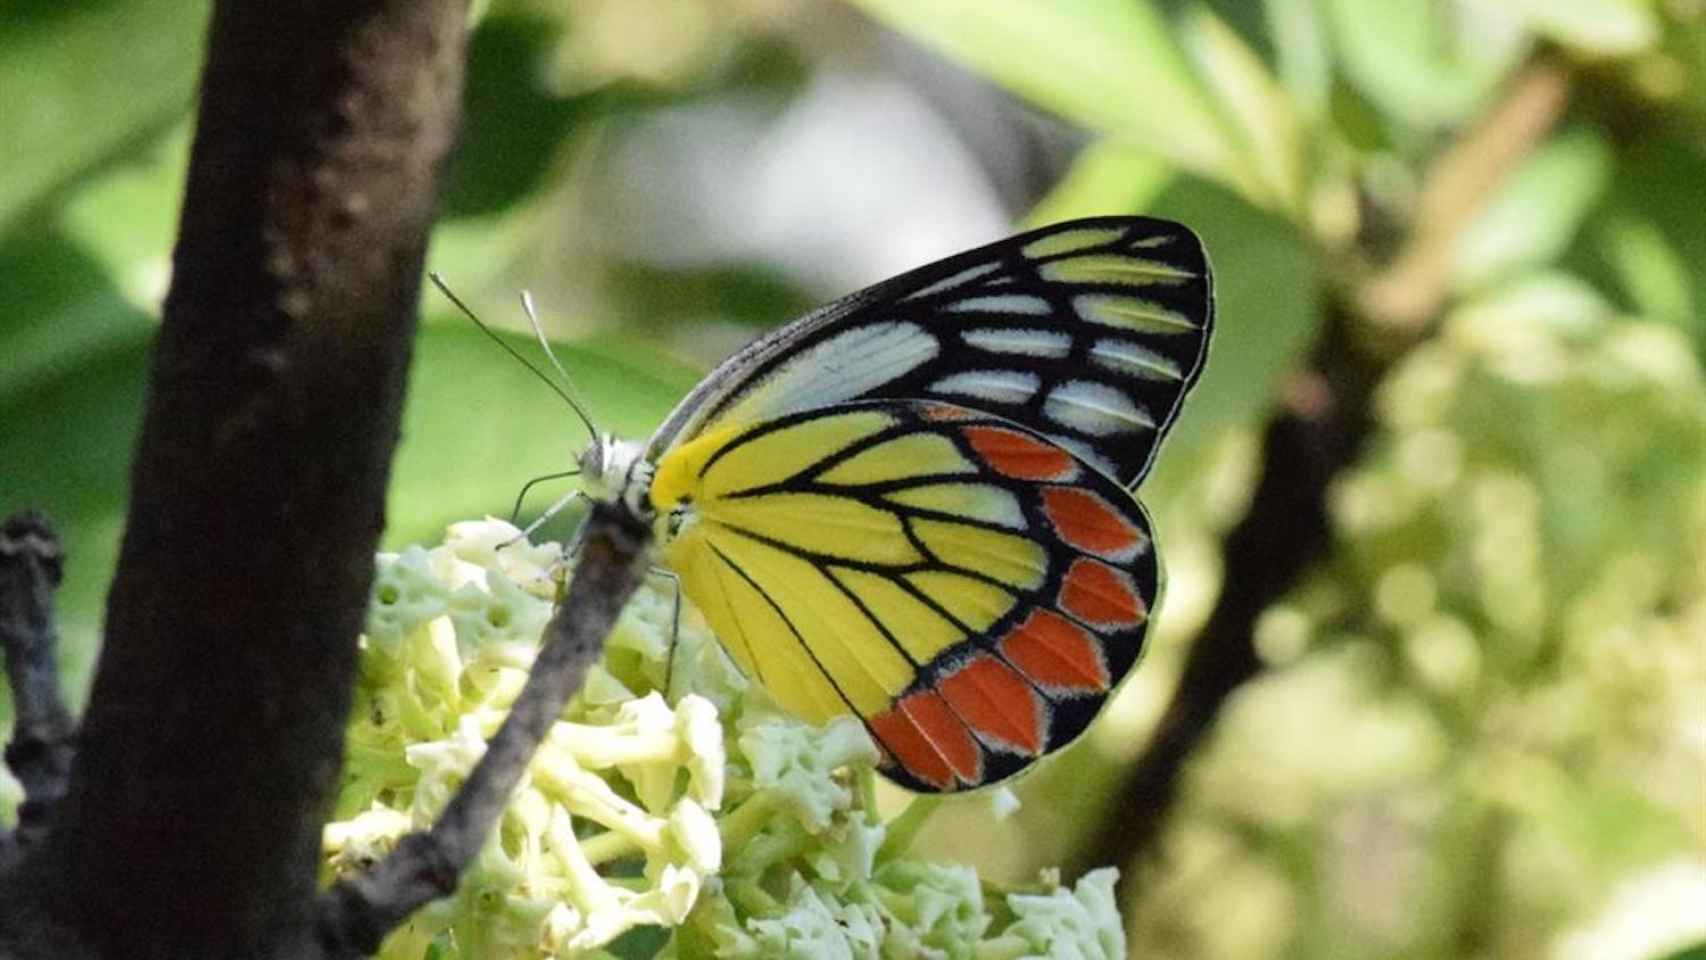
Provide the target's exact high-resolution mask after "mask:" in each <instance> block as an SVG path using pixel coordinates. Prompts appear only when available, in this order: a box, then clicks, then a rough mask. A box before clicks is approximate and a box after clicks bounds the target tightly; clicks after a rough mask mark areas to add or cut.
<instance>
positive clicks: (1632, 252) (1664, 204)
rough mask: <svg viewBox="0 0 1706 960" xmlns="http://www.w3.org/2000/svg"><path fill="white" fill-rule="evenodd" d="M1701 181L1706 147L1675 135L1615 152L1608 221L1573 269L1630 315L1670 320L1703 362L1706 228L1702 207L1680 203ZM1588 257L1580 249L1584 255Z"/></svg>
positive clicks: (1595, 229)
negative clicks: (1616, 297)
mask: <svg viewBox="0 0 1706 960" xmlns="http://www.w3.org/2000/svg"><path fill="white" fill-rule="evenodd" d="M1702 182H1706V149H1702V147H1701V145H1700V143H1699V142H1698V141H1697V140H1696V139H1695V138H1692V137H1689V136H1686V135H1683V134H1677V135H1669V136H1663V137H1656V138H1652V139H1647V140H1642V141H1640V142H1638V143H1635V144H1630V145H1629V146H1627V147H1625V148H1623V149H1621V150H1619V152H1618V157H1617V169H1616V176H1615V179H1614V180H1613V181H1612V183H1611V186H1610V189H1609V191H1608V196H1607V198H1606V201H1605V204H1604V206H1605V210H1606V215H1605V216H1604V217H1603V218H1602V219H1599V220H1598V221H1597V222H1596V223H1595V224H1594V226H1593V227H1592V228H1591V230H1592V235H1593V242H1592V243H1590V244H1585V245H1584V246H1585V247H1586V248H1587V250H1589V251H1592V252H1596V253H1598V254H1600V255H1599V256H1584V257H1582V262H1581V263H1579V264H1574V265H1575V266H1576V267H1577V269H1579V270H1580V271H1581V272H1582V273H1584V274H1585V275H1587V276H1589V277H1591V278H1592V279H1594V280H1595V281H1596V282H1598V283H1600V284H1601V285H1602V287H1603V288H1604V289H1606V290H1620V291H1622V293H1623V294H1624V296H1625V297H1626V298H1627V299H1628V301H1629V304H1630V306H1631V308H1632V309H1634V310H1636V311H1638V312H1640V313H1641V314H1643V315H1645V316H1650V317H1653V318H1654V319H1658V320H1662V321H1667V322H1669V323H1671V324H1673V325H1675V326H1677V327H1678V328H1680V329H1681V330H1682V331H1683V333H1684V334H1686V335H1687V336H1688V337H1690V338H1691V339H1692V340H1693V341H1694V348H1695V355H1696V356H1698V357H1701V358H1706V313H1703V309H1702V308H1703V307H1706V230H1702V229H1701V225H1700V205H1699V204H1697V203H1692V202H1687V201H1686V199H1684V198H1689V197H1691V196H1692V195H1693V191H1695V189H1696V187H1697V185H1698V184H1700V183H1702ZM1585 252H1586V251H1584V253H1585Z"/></svg>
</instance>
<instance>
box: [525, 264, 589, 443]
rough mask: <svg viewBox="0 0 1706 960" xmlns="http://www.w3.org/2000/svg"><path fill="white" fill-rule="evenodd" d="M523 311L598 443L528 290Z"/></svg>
mask: <svg viewBox="0 0 1706 960" xmlns="http://www.w3.org/2000/svg"><path fill="white" fill-rule="evenodd" d="M521 311H522V312H523V313H525V314H527V322H528V323H529V324H531V325H532V326H533V335H534V336H535V337H537V338H538V340H539V349H541V350H543V351H545V359H547V360H549V361H551V366H552V367H554V368H556V371H557V375H558V376H560V377H562V378H563V386H564V387H567V388H568V394H569V396H568V397H566V398H565V399H567V400H568V401H569V406H571V407H574V408H575V413H577V414H579V415H580V418H581V422H582V423H584V424H586V430H587V432H588V433H590V434H592V442H593V443H597V442H598V428H596V427H594V426H593V425H592V417H590V416H587V413H586V408H585V407H584V406H582V405H581V403H580V401H579V399H578V398H577V397H575V396H574V393H575V381H574V378H573V377H571V376H569V371H567V370H564V369H563V365H562V364H561V363H558V362H557V354H556V352H555V351H553V350H552V349H551V341H549V340H547V339H545V329H544V328H543V327H541V326H540V325H539V312H538V311H537V310H535V309H534V307H533V294H532V293H530V292H529V291H526V290H523V291H521ZM559 392H561V391H559Z"/></svg>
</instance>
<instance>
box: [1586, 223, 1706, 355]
mask: <svg viewBox="0 0 1706 960" xmlns="http://www.w3.org/2000/svg"><path fill="white" fill-rule="evenodd" d="M1599 247H1600V256H1601V257H1603V258H1604V260H1605V262H1606V263H1607V264H1609V265H1610V267H1611V269H1612V270H1613V272H1615V273H1616V275H1617V278H1618V279H1619V280H1620V281H1621V285H1622V287H1623V290H1624V292H1625V293H1626V294H1627V295H1628V297H1629V300H1630V302H1631V303H1633V304H1634V306H1635V311H1636V312H1637V313H1639V314H1641V315H1643V316H1647V317H1652V318H1654V319H1657V320H1663V321H1665V322H1667V323H1670V324H1672V325H1673V326H1678V327H1682V328H1684V329H1685V330H1687V331H1688V332H1690V333H1692V334H1693V335H1694V336H1695V337H1696V338H1698V337H1699V336H1700V334H1701V332H1702V331H1701V329H1700V316H1699V314H1698V313H1697V312H1696V310H1695V301H1694V289H1693V283H1692V282H1691V279H1690V277H1689V273H1688V271H1689V266H1688V263H1687V261H1686V260H1685V259H1684V257H1683V256H1682V254H1681V253H1680V252H1679V251H1678V250H1677V249H1676V247H1675V246H1674V245H1673V244H1672V243H1671V242H1670V239H1669V238H1667V237H1666V236H1665V234H1664V232H1663V230H1661V229H1660V227H1659V225H1658V224H1657V223H1655V222H1654V221H1653V220H1651V219H1648V218H1645V217H1638V216H1636V215H1634V214H1632V213H1629V212H1620V213H1619V214H1617V215H1614V216H1612V217H1610V218H1608V219H1607V222H1606V224H1605V226H1604V228H1603V229H1602V230H1601V232H1600V243H1599Z"/></svg>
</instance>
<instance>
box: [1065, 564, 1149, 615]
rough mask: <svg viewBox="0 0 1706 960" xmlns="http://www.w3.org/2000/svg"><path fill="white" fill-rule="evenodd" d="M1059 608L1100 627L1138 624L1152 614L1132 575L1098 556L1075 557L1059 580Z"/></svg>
mask: <svg viewBox="0 0 1706 960" xmlns="http://www.w3.org/2000/svg"><path fill="white" fill-rule="evenodd" d="M1060 609H1062V610H1065V611H1066V612H1067V613H1070V614H1072V615H1073V616H1074V617H1077V618H1078V619H1079V620H1081V621H1083V622H1085V623H1088V624H1090V625H1092V626H1098V627H1114V628H1120V627H1135V626H1137V625H1138V624H1140V623H1142V622H1143V621H1144V618H1145V617H1147V616H1148V615H1149V611H1148V610H1147V609H1146V608H1145V605H1144V602H1143V598H1142V597H1140V596H1138V595H1137V588H1136V587H1134V586H1132V583H1131V577H1129V576H1127V575H1126V574H1124V573H1121V572H1120V571H1118V570H1115V569H1114V568H1113V567H1110V566H1108V565H1107V564H1105V563H1102V562H1101V561H1099V560H1091V559H1090V558H1088V557H1079V558H1078V559H1077V560H1074V561H1072V566H1070V567H1068V568H1067V570H1066V576H1065V578H1064V579H1062V581H1061V584H1060Z"/></svg>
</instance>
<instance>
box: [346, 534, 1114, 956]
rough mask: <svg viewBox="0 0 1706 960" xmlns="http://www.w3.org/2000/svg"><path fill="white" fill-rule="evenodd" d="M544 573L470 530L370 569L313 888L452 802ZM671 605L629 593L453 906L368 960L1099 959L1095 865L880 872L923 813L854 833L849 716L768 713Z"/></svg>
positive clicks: (1104, 943) (761, 698)
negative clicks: (339, 762) (1064, 878)
mask: <svg viewBox="0 0 1706 960" xmlns="http://www.w3.org/2000/svg"><path fill="white" fill-rule="evenodd" d="M560 557H561V554H560V552H559V548H558V547H557V545H555V544H540V545H537V546H535V545H532V544H529V543H528V542H527V541H525V540H523V539H520V535H519V531H517V530H516V529H515V528H514V527H513V526H511V525H509V524H507V523H502V522H500V521H496V520H486V521H483V522H471V523H462V524H457V525H455V526H453V527H451V528H450V531H449V533H448V535H447V537H446V540H445V543H444V544H443V545H442V546H439V547H436V548H433V549H431V550H423V549H420V548H412V549H410V550H407V551H405V552H403V553H401V554H386V555H381V556H380V557H379V562H378V574H377V576H376V577H375V581H374V588H373V599H372V604H371V607H370V610H369V615H368V626H367V631H366V634H365V636H364V638H363V645H362V658H361V671H360V680H359V684H358V688H357V696H356V709H355V711H354V715H353V717H352V721H351V726H350V732H349V746H348V759H347V762H346V771H345V777H344V783H343V789H342V792H341V795H340V800H339V805H338V810H337V811H336V815H335V817H334V822H332V823H331V824H329V825H328V826H327V828H326V831H325V843H324V846H325V854H326V867H327V873H328V875H329V876H339V875H342V874H344V873H346V872H349V871H352V870H358V869H362V868H363V867H365V866H366V865H368V864H371V863H373V862H374V861H375V860H377V859H378V858H380V857H382V856H384V855H385V853H386V852H388V851H389V850H390V849H392V848H393V847H394V845H395V844H396V842H397V840H398V839H399V838H400V837H402V836H403V835H404V834H405V833H408V832H409V831H411V830H420V829H424V828H426V827H427V826H429V825H430V824H431V823H432V821H433V818H434V817H435V816H436V815H437V814H438V812H439V811H440V810H441V809H443V807H444V805H445V804H446V803H448V801H449V799H450V797H451V796H452V795H453V794H454V793H455V791H456V789H457V788H458V787H459V786H460V785H461V784H462V782H463V781H464V779H465V778H466V777H467V775H468V772H469V771H470V770H471V769H472V768H473V766H474V764H475V763H476V762H477V761H478V760H479V758H480V756H481V755H482V754H483V752H484V750H485V744H486V739H487V738H488V737H490V736H491V735H492V734H493V733H495V732H496V730H497V728H498V726H499V724H500V723H501V722H502V720H503V717H504V716H505V714H506V713H507V711H508V710H509V708H510V705H511V704H512V703H513V702H514V700H515V698H516V696H517V694H518V693H519V692H520V690H521V687H522V684H523V682H524V681H525V679H526V674H527V670H528V669H529V667H530V666H531V665H532V662H533V658H534V654H535V652H536V650H537V646H538V639H539V636H540V634H541V632H542V630H543V628H544V626H545V623H546V621H547V620H548V619H549V617H550V614H551V604H552V601H553V599H554V598H555V597H556V596H557V595H558V592H559V589H560V583H559V577H558V574H559V572H560V571H561V567H560ZM676 602H677V601H676V598H675V596H674V587H673V585H667V586H664V587H663V588H661V589H652V588H651V587H643V588H642V589H641V590H640V592H639V593H638V594H637V595H636V596H635V598H634V600H633V601H632V602H631V603H630V604H629V606H628V609H627V610H626V611H625V612H624V613H623V615H622V618H621V620H620V621H619V623H618V625H617V628H616V630H615V631H614V632H613V633H612V634H611V636H610V638H609V640H608V641H607V643H606V646H605V656H604V658H603V660H602V662H601V663H600V664H598V665H597V666H595V667H594V668H593V669H592V671H591V673H590V674H589V676H588V678H587V681H586V684H585V686H584V687H583V688H582V691H581V693H580V695H579V696H578V697H576V698H575V700H573V701H572V702H571V703H570V705H569V706H568V708H567V709H565V710H564V712H563V715H562V717H561V718H560V719H559V720H558V721H557V723H556V724H555V725H554V726H553V728H552V729H551V730H550V732H549V734H548V735H547V737H546V739H545V742H544V743H543V744H542V745H541V747H540V749H539V752H538V754H537V755H536V757H535V758H534V761H533V763H532V765H531V766H530V767H529V769H528V772H527V775H526V776H525V777H524V778H523V780H522V782H521V784H520V785H519V786H518V787H517V789H516V791H515V794H514V795H513V796H512V798H511V800H510V803H509V807H508V809H507V810H506V812H505V814H504V816H503V818H502V819H501V822H500V824H499V826H498V829H497V830H496V831H495V832H494V835H493V837H492V838H491V840H490V841H489V842H488V843H487V845H486V847H485V849H484V850H483V851H482V853H481V855H480V856H479V857H478V858H477V860H476V862H475V863H474V864H473V865H472V866H471V867H470V869H469V870H468V871H467V872H466V873H465V874H464V875H463V877H462V880H461V883H460V885H459V886H458V888H457V892H456V894H455V895H454V896H452V897H449V898H447V899H445V900H442V901H439V902H437V903H434V904H432V905H430V906H428V907H426V908H424V909H422V910H421V911H420V912H419V913H417V914H416V915H415V916H414V917H412V918H411V920H410V922H409V923H408V924H407V925H406V926H405V927H404V928H402V929H400V930H398V931H396V932H395V933H393V934H392V936H391V937H390V938H389V939H387V941H386V942H385V945H384V947H383V948H382V951H381V956H382V957H384V958H390V960H404V958H407V960H417V958H423V957H428V956H431V957H435V958H446V960H449V958H472V957H481V958H508V957H516V958H521V957H527V958H533V957H576V956H608V955H609V954H608V953H606V952H605V951H604V949H603V948H605V947H606V946H607V945H609V944H611V943H612V941H614V940H616V939H617V938H618V937H621V936H622V935H623V934H625V933H627V932H628V931H630V930H632V929H634V928H636V927H653V928H663V929H664V930H666V931H671V933H672V936H670V938H669V940H668V942H667V944H665V945H664V946H663V947H662V948H661V951H662V952H661V953H660V954H658V955H659V956H664V957H671V958H710V957H713V956H714V957H726V958H741V957H750V958H768V957H811V958H816V957H830V956H845V957H873V958H886V957H925V958H955V957H973V956H978V957H983V956H991V957H993V956H1000V957H1013V958H1018V957H1026V956H1036V957H1051V958H1052V957H1060V958H1085V960H1101V958H1110V960H1111V958H1115V957H1121V956H1124V953H1125V949H1124V935H1123V933H1122V928H1121V921H1120V917H1119V914H1118V912H1117V910H1116V908H1115V906H1114V899H1113V894H1112V885H1113V880H1114V876H1115V874H1114V872H1113V871H1111V870H1109V871H1098V872H1096V873H1093V874H1091V875H1089V876H1087V877H1085V878H1084V879H1083V880H1082V881H1080V883H1079V884H1078V885H1077V887H1076V888H1075V889H1074V890H1066V889H1062V888H1060V886H1059V885H1058V884H1057V883H1055V882H1053V881H1052V880H1051V881H1045V882H1043V883H1040V884H1037V885H1035V887H1034V888H1033V889H1034V892H1031V893H1024V894H1019V893H1009V894H1007V895H1006V897H1005V898H1004V901H1002V903H1003V906H1001V907H996V908H995V909H990V908H988V907H986V904H985V896H984V890H983V886H982V885H981V883H980V882H979V880H978V877H977V874H976V873H975V872H974V871H973V870H971V869H970V868H968V867H963V866H947V865H940V864H932V863H925V862H920V861H917V860H914V859H909V858H908V857H907V855H906V850H905V849H904V847H905V846H906V840H905V838H906V837H910V836H911V834H912V832H913V831H915V830H916V828H917V825H918V824H919V823H921V822H922V821H923V816H921V814H927V811H928V810H929V809H932V808H933V806H934V804H935V803H936V802H937V801H936V800H934V799H930V800H924V801H921V804H920V806H919V807H917V808H915V810H914V811H913V812H912V813H911V814H910V815H908V817H907V819H908V827H907V828H906V829H904V830H897V831H894V832H893V835H891V831H890V830H889V828H888V826H887V825H885V824H883V823H881V822H879V821H878V820H877V818H876V816H875V814H874V812H873V810H872V808H871V803H870V798H871V796H872V791H873V777H874V776H875V774H874V764H875V763H876V761H877V756H878V755H877V751H876V749H875V747H873V746H872V744H871V741H870V738H869V737H868V736H867V735H866V733H865V731H864V728H863V727H862V726H861V725H860V724H859V723H857V722H856V721H854V720H852V719H850V718H849V719H843V720H841V721H838V722H835V723H831V724H829V725H828V726H826V727H822V728H818V727H811V726H808V725H805V724H802V723H800V722H798V721H796V720H794V719H792V718H791V717H789V716H787V715H786V714H784V713H782V712H781V711H780V710H778V709H777V708H776V707H775V705H774V704H773V703H772V702H771V701H770V699H769V697H768V696H767V695H766V694H765V693H764V691H763V690H762V689H761V688H758V687H755V686H751V685H749V684H747V682H746V681H745V680H744V679H743V678H742V677H741V676H740V674H739V673H738V672H737V671H736V670H735V668H734V667H733V665H732V664H731V663H730V661H729V660H728V658H727V657H726V656H725V655H724V654H723V653H722V650H721V648H720V647H718V646H717V644H716V643H715V642H714V641H713V640H712V639H711V638H710V636H709V634H708V633H707V632H706V631H705V628H704V627H703V625H702V623H701V622H700V621H699V619H698V618H697V616H696V615H694V614H693V613H692V611H691V610H687V611H685V612H686V614H687V615H686V616H684V617H682V618H681V622H680V624H679V629H678V628H677V625H676V620H677V617H676V616H675V614H676V610H675V604H676ZM672 694H673V695H672ZM672 703H673V706H672V705H671V704H672ZM1002 796H1003V797H1005V796H1006V795H1005V794H1003V795H1002ZM885 844H886V845H885ZM891 848H892V849H891ZM660 939H661V938H660ZM652 949H653V950H654V951H656V950H657V949H658V948H657V947H653V948H652ZM624 955H634V954H633V952H632V950H624ZM640 955H644V954H643V953H642V954H640Z"/></svg>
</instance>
